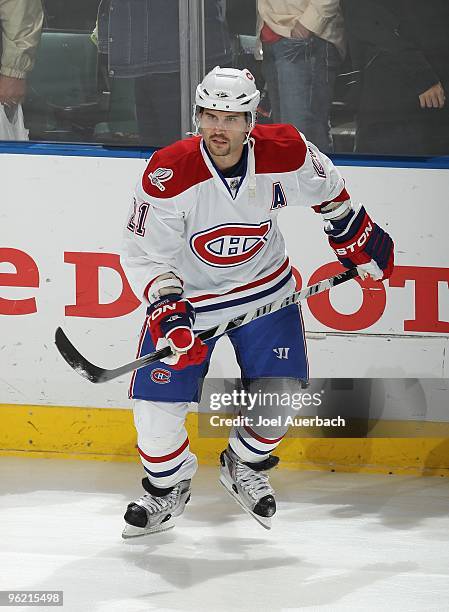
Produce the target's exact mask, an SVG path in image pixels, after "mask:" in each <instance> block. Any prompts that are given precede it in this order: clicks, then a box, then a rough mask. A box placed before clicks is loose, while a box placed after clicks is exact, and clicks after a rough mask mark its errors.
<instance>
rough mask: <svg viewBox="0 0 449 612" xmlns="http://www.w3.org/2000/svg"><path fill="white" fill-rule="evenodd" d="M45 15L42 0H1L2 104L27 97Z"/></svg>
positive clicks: (11, 103)
mask: <svg viewBox="0 0 449 612" xmlns="http://www.w3.org/2000/svg"><path fill="white" fill-rule="evenodd" d="M43 18H44V15H43V10H42V4H41V0H0V25H1V33H2V37H1V41H0V58H1V60H0V104H4V105H5V106H15V105H17V104H20V103H21V102H23V100H24V99H25V95H26V77H27V75H28V73H29V72H30V71H31V70H32V68H33V65H34V59H35V56H36V51H37V47H38V45H39V41H40V36H41V30H42V23H43Z"/></svg>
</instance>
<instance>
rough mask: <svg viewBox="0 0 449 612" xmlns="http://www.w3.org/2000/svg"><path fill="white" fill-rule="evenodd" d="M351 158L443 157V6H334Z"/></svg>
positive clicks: (446, 12) (448, 63) (443, 1)
mask: <svg viewBox="0 0 449 612" xmlns="http://www.w3.org/2000/svg"><path fill="white" fill-rule="evenodd" d="M341 4H342V9H343V13H344V18H345V24H346V30H347V34H348V42H349V48H350V55H351V59H352V63H353V67H354V68H355V69H356V70H357V71H359V72H358V74H359V78H358V79H357V81H358V96H357V98H358V108H357V132H356V143H355V150H356V151H357V152H359V153H378V154H409V155H447V154H448V153H449V108H448V104H447V100H446V95H447V93H446V92H447V91H448V90H449V2H448V1H447V0H432V2H431V3H425V2H422V1H419V2H418V1H417V0H396V1H395V2H391V1H390V0H342V3H341Z"/></svg>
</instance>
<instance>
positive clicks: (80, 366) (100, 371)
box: [55, 268, 358, 383]
mask: <svg viewBox="0 0 449 612" xmlns="http://www.w3.org/2000/svg"><path fill="white" fill-rule="evenodd" d="M356 276H358V270H357V268H351V269H350V270H346V271H345V272H342V273H341V274H337V275H336V276H331V277H330V278H326V279H324V280H322V281H320V282H319V283H316V284H315V285H310V286H309V287H305V289H301V291H297V292H296V293H293V294H292V295H289V296H287V297H286V298H282V299H280V300H276V301H274V302H271V304H266V305H265V306H260V308H256V309H255V310H251V311H250V312H247V313H246V314H243V315H241V316H239V317H236V318H235V319H231V320H230V321H225V322H224V323H220V325H216V326H215V327H211V328H209V329H206V330H204V331H202V332H200V333H199V334H198V337H199V338H201V340H204V341H205V340H210V339H211V338H216V337H217V336H221V335H222V334H226V333H228V332H229V331H231V330H232V329H236V328H237V327H240V326H241V325H246V324H247V323H249V322H250V321H254V319H258V318H259V317H263V316H265V315H268V314H270V313H272V312H276V311H277V310H280V309H281V308H285V307H286V306H290V305H291V304H297V303H298V302H301V301H302V300H306V299H307V298H309V297H311V296H313V295H316V294H317V293H322V292H323V291H327V290H328V289H330V288H331V287H335V286H336V285H341V284H342V283H345V282H346V281H348V280H350V279H351V278H355V277H356ZM55 343H56V346H57V348H58V351H59V352H60V353H61V355H62V356H63V357H64V359H65V360H66V361H67V363H68V364H69V366H70V367H71V368H73V369H74V370H75V372H78V374H80V376H83V377H84V378H87V380H90V382H93V383H102V382H107V381H108V380H113V379H114V378H117V377H118V376H122V375H123V374H128V373H129V372H132V371H133V370H138V369H140V368H143V367H145V366H147V365H149V364H150V363H154V362H155V361H159V360H160V359H163V358H164V357H168V356H169V355H171V354H172V352H171V349H170V347H168V346H167V347H165V348H163V349H160V350H159V351H155V352H153V353H149V354H148V355H144V356H143V357H139V358H138V359H135V360H134V361H130V362H129V363H125V364H124V365H122V366H119V367H118V368H114V369H112V370H107V369H105V368H100V367H98V366H96V365H94V364H93V363H90V361H88V360H87V359H86V358H85V357H83V355H81V353H80V352H79V351H78V350H77V349H76V348H75V347H74V346H73V344H72V343H71V342H70V340H69V339H68V338H67V336H66V335H65V333H64V331H63V330H62V329H61V328H60V327H58V328H57V330H56V333H55Z"/></svg>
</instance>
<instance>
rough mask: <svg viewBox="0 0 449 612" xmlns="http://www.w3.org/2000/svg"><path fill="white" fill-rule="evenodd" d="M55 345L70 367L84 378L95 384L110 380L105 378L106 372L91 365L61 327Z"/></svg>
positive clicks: (58, 329)
mask: <svg viewBox="0 0 449 612" xmlns="http://www.w3.org/2000/svg"><path fill="white" fill-rule="evenodd" d="M55 344H56V347H57V349H58V351H59V352H60V353H61V355H62V357H63V358H64V359H65V360H66V362H67V363H68V364H69V366H70V367H71V368H73V369H74V370H75V372H77V373H78V374H79V375H80V376H82V377H83V378H86V379H87V380H90V382H93V383H99V382H104V381H105V380H107V379H108V378H107V377H106V378H104V375H105V373H106V370H104V369H103V368H99V367H98V366H96V365H94V364H93V363H90V361H88V360H87V359H86V358H85V357H83V356H82V355H81V353H80V352H79V351H78V350H77V349H76V348H75V347H74V346H73V344H72V343H71V342H70V340H69V339H68V338H67V336H66V335H65V333H64V331H63V330H62V328H61V327H58V328H57V330H56V332H55Z"/></svg>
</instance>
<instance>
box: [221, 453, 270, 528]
mask: <svg viewBox="0 0 449 612" xmlns="http://www.w3.org/2000/svg"><path fill="white" fill-rule="evenodd" d="M220 463H221V468H220V482H221V484H222V485H223V486H224V487H225V489H226V491H227V492H228V493H229V494H230V495H231V496H232V497H233V498H234V499H235V500H236V501H237V502H238V503H239V504H240V505H241V506H242V508H243V509H244V510H246V512H248V513H249V514H251V516H252V517H254V518H255V519H256V521H257V522H258V523H260V524H261V525H262V527H265V529H271V517H272V516H273V515H274V514H275V512H276V500H275V499H274V491H273V489H272V488H271V486H270V483H269V481H268V475H267V474H265V471H266V470H270V469H271V468H273V467H275V466H276V465H277V464H278V463H279V457H275V456H274V455H270V457H268V459H265V461H261V462H260V463H245V462H244V461H242V460H241V459H240V458H239V457H238V456H237V455H236V454H235V453H234V451H233V450H232V449H231V448H230V447H228V448H227V449H226V450H224V451H223V452H222V453H221V455H220Z"/></svg>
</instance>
